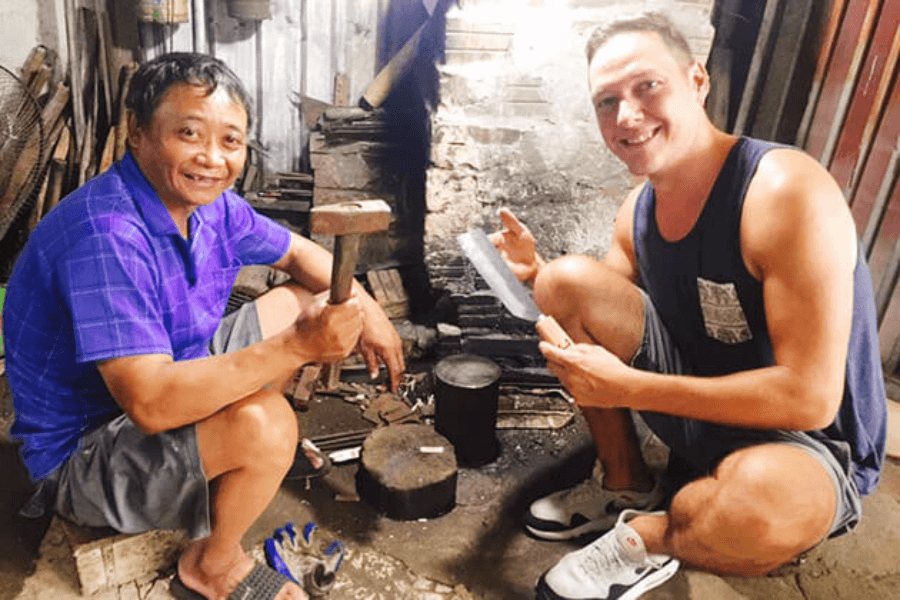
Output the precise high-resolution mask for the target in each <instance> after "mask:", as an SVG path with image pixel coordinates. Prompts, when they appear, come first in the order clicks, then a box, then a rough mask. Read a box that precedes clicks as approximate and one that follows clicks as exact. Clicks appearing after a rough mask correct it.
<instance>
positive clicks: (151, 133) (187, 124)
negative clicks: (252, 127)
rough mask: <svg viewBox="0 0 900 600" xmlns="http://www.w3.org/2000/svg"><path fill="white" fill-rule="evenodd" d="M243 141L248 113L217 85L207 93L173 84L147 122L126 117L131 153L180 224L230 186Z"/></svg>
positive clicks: (240, 159) (241, 162)
mask: <svg viewBox="0 0 900 600" xmlns="http://www.w3.org/2000/svg"><path fill="white" fill-rule="evenodd" d="M246 139H247V111H246V110H245V109H244V107H243V105H241V104H240V103H238V102H235V101H234V99H232V97H231V96H230V95H229V94H228V92H227V91H226V90H225V89H224V88H222V87H218V88H216V90H215V91H213V93H211V94H210V93H208V92H207V90H206V89H205V88H204V87H203V86H199V85H192V84H188V83H176V84H174V85H172V86H171V87H170V88H169V89H168V90H167V91H166V92H165V94H164V95H163V97H162V99H161V100H160V102H159V104H158V105H157V107H156V109H155V110H154V112H153V117H152V118H151V119H150V122H149V123H148V124H147V125H144V126H140V125H138V124H137V120H136V118H135V117H134V115H131V116H130V117H129V144H130V147H131V152H132V155H133V156H134V159H135V161H136V162H137V164H138V166H139V167H140V169H141V172H142V173H143V174H144V175H145V176H146V177H147V179H148V180H149V181H150V184H151V185H152V186H153V189H154V190H156V193H157V194H159V197H160V199H161V200H162V202H163V204H164V205H165V206H166V208H167V209H168V210H169V212H170V213H171V214H172V217H173V218H174V219H175V223H176V224H177V225H178V226H179V228H181V227H182V226H184V227H186V226H187V219H188V217H189V216H190V214H191V213H192V212H193V211H194V209H196V208H197V207H198V206H203V205H206V204H210V203H212V202H213V201H215V199H216V198H218V197H219V196H220V195H222V192H224V191H225V190H226V189H228V188H229V187H231V186H232V185H233V184H234V182H235V180H236V179H237V177H238V175H239V174H240V172H241V170H242V169H243V168H244V161H245V160H246V158H247V143H246ZM182 233H184V231H182Z"/></svg>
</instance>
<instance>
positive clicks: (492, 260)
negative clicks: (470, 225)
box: [456, 229, 574, 348]
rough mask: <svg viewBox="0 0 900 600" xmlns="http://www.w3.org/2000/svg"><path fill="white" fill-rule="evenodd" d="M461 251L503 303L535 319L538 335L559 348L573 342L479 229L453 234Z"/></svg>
mask: <svg viewBox="0 0 900 600" xmlns="http://www.w3.org/2000/svg"><path fill="white" fill-rule="evenodd" d="M456 240H457V241H458V242H459V245H460V247H461V248H462V251H463V253H464V254H465V255H466V257H467V258H468V259H469V261H471V263H472V265H473V266H474V267H475V270H476V271H478V274H479V275H481V276H482V277H483V278H484V280H485V282H486V283H487V284H488V285H489V286H490V288H491V290H492V291H493V292H494V294H496V295H497V298H499V299H500V301H501V302H502V303H503V306H505V307H506V309H507V310H508V311H509V312H511V313H512V314H513V315H514V316H516V317H519V318H520V319H524V320H526V321H532V322H534V324H535V325H534V326H535V329H537V332H538V334H540V336H541V338H542V339H544V340H546V341H548V342H550V343H551V344H553V345H554V346H557V347H559V348H568V347H569V346H571V345H572V344H574V342H573V341H572V338H570V337H569V336H568V334H567V333H566V332H565V331H564V330H563V328H562V327H560V325H559V323H557V322H556V319H554V318H553V317H550V316H547V315H544V314H541V311H540V309H539V308H538V307H537V304H535V303H534V299H533V298H532V297H531V293H530V292H529V291H528V290H527V289H526V288H525V286H524V285H522V282H521V281H519V280H518V278H517V277H516V276H515V275H514V274H513V272H512V271H511V270H510V268H509V265H507V264H506V261H505V260H503V257H502V256H500V252H499V251H498V250H497V248H496V247H495V246H494V244H493V242H491V240H490V238H488V236H487V234H485V233H484V231H482V230H481V229H473V230H471V231H467V232H466V233H463V234H461V235H458V236H457V237H456Z"/></svg>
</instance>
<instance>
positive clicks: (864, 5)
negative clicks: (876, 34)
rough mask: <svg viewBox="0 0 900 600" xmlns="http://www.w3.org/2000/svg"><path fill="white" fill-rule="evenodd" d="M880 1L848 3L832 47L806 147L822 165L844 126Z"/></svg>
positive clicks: (867, 0) (829, 155) (832, 149)
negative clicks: (829, 62) (832, 50)
mask: <svg viewBox="0 0 900 600" xmlns="http://www.w3.org/2000/svg"><path fill="white" fill-rule="evenodd" d="M879 5H880V0H850V4H849V6H848V7H847V12H846V13H845V15H844V19H843V21H842V22H841V27H840V32H839V34H838V39H837V42H836V43H835V47H834V52H833V54H832V57H833V60H832V61H831V64H830V65H829V68H828V74H827V75H826V77H825V82H824V84H823V86H822V94H821V97H820V98H819V102H818V103H817V104H816V112H815V115H814V116H813V119H812V122H811V124H810V129H809V135H808V139H807V143H806V145H805V149H806V151H807V152H808V153H809V154H810V155H811V156H812V157H813V158H815V159H816V160H818V161H819V162H820V163H822V164H823V165H827V164H828V163H829V162H831V155H832V153H833V151H834V144H835V143H836V141H837V135H838V133H840V130H841V127H842V126H843V124H844V115H845V114H846V112H847V107H848V105H849V100H850V98H851V97H852V94H853V88H854V83H855V81H856V80H857V77H858V75H859V69H860V66H861V65H862V59H863V56H864V54H865V50H866V45H867V44H866V42H867V40H868V38H869V34H870V33H871V31H872V28H873V26H874V24H875V19H876V17H877V16H878V8H879Z"/></svg>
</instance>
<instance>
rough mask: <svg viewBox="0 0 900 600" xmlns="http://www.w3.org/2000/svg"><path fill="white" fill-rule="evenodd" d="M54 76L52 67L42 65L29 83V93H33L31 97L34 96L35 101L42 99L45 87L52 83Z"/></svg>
mask: <svg viewBox="0 0 900 600" xmlns="http://www.w3.org/2000/svg"><path fill="white" fill-rule="evenodd" d="M52 74H53V69H51V68H50V65H41V67H40V68H39V69H38V71H37V73H35V74H34V76H33V77H32V78H31V80H30V81H29V82H28V91H29V92H31V95H32V96H34V97H35V99H37V98H39V97H40V95H41V92H43V91H44V86H45V85H47V82H48V81H50V76H51V75H52Z"/></svg>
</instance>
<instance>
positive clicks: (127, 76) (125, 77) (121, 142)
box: [113, 62, 138, 160]
mask: <svg viewBox="0 0 900 600" xmlns="http://www.w3.org/2000/svg"><path fill="white" fill-rule="evenodd" d="M137 70H138V64H137V63H136V62H132V63H129V64H127V65H125V66H124V67H122V75H121V77H120V79H121V84H120V86H119V102H118V109H117V112H116V142H115V149H114V155H113V158H114V160H120V159H121V158H122V157H123V156H125V150H126V149H127V145H126V143H125V142H126V141H127V140H128V111H127V109H126V108H125V100H126V98H127V96H128V89H129V88H130V87H131V78H132V77H133V76H134V74H135V72H136V71H137Z"/></svg>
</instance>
